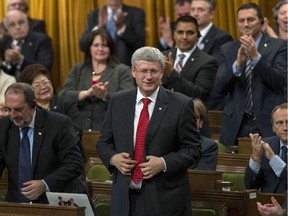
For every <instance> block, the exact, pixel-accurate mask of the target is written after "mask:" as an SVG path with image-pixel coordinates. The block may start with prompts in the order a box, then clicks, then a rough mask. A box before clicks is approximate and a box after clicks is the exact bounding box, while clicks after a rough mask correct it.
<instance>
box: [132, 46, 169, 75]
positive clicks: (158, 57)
mask: <svg viewBox="0 0 288 216" xmlns="http://www.w3.org/2000/svg"><path fill="white" fill-rule="evenodd" d="M141 60H142V61H149V62H157V61H158V62H159V63H160V65H161V69H163V68H164V67H165V57H164V55H163V54H162V53H161V51H160V50H159V49H157V48H155V47H149V46H146V47H142V48H139V49H137V50H136V51H135V52H134V53H133V55H132V58H131V65H132V66H134V67H135V66H136V64H137V62H138V61H141Z"/></svg>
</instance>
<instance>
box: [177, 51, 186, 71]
mask: <svg viewBox="0 0 288 216" xmlns="http://www.w3.org/2000/svg"><path fill="white" fill-rule="evenodd" d="M178 58H179V60H178V62H177V64H176V68H175V69H176V71H177V72H178V73H180V72H181V70H182V68H183V59H184V58H185V54H183V53H180V54H178Z"/></svg>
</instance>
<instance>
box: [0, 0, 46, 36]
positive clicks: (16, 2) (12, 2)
mask: <svg viewBox="0 0 288 216" xmlns="http://www.w3.org/2000/svg"><path fill="white" fill-rule="evenodd" d="M11 10H20V11H22V12H23V13H25V14H27V12H28V10H29V4H28V0H7V11H11ZM28 22H29V30H30V31H33V32H41V33H44V34H46V29H45V22H44V21H43V20H38V19H33V18H31V17H28ZM7 36H8V35H7V32H6V29H5V28H4V25H3V22H1V23H0V39H4V38H5V37H7Z"/></svg>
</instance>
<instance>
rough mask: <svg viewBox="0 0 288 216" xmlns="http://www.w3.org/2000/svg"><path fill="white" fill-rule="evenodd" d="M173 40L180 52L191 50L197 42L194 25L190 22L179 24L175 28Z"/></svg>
mask: <svg viewBox="0 0 288 216" xmlns="http://www.w3.org/2000/svg"><path fill="white" fill-rule="evenodd" d="M174 40H175V43H176V46H177V47H178V48H179V49H180V51H181V52H185V51H188V50H191V49H192V48H193V47H194V45H195V44H196V42H197V40H198V35H197V27H196V25H195V24H194V23H191V22H179V23H178V24H177V26H175V31H174Z"/></svg>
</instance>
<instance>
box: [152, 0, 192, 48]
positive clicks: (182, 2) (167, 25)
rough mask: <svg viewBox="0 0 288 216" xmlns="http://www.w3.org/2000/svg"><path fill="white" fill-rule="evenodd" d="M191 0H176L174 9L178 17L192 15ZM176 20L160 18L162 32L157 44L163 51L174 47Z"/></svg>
mask: <svg viewBox="0 0 288 216" xmlns="http://www.w3.org/2000/svg"><path fill="white" fill-rule="evenodd" d="M190 4H191V0H175V4H174V9H175V14H176V16H177V18H178V17H180V16H187V15H190ZM174 26H175V22H171V21H170V17H168V16H167V17H165V18H164V17H160V18H159V28H160V32H161V38H160V41H159V43H158V45H157V48H158V49H159V50H161V51H164V50H169V49H171V48H173V47H174V45H175V42H174V40H173V29H174Z"/></svg>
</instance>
